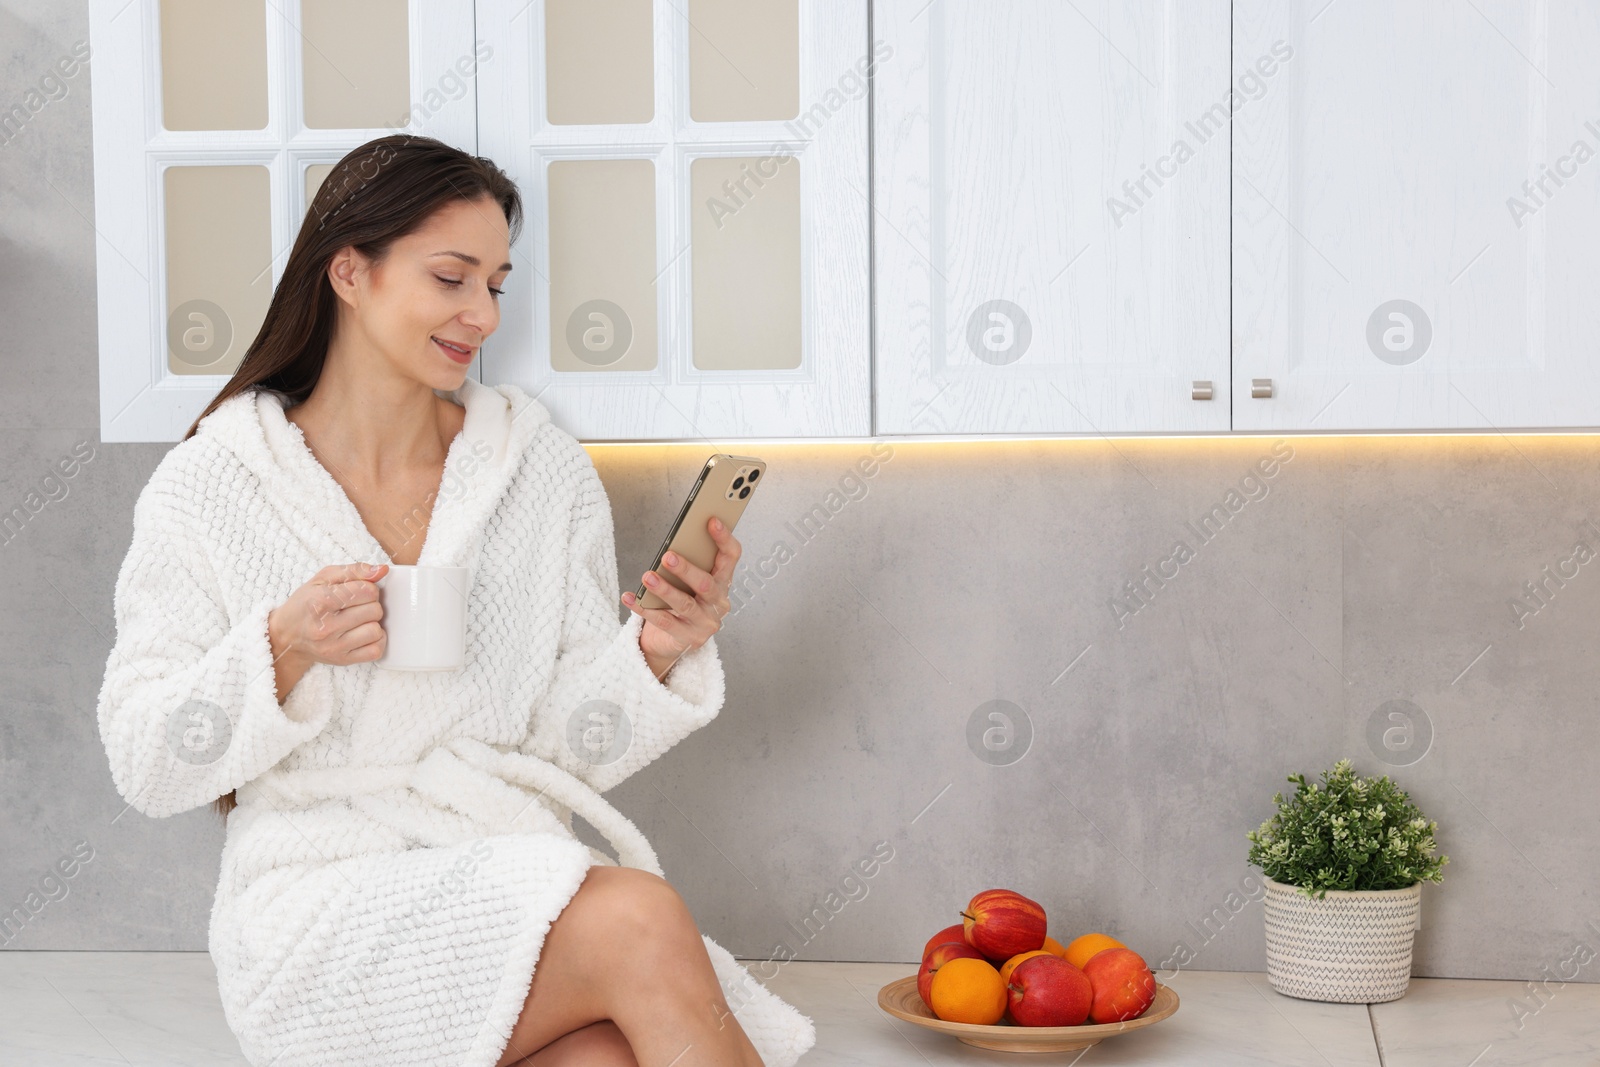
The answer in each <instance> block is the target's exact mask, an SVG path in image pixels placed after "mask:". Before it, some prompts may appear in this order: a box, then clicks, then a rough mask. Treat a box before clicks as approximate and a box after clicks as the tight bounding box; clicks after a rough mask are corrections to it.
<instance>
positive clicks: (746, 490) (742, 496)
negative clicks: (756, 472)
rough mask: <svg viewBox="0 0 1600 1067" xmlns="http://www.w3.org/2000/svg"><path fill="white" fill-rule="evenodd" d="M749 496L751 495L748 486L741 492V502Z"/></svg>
mask: <svg viewBox="0 0 1600 1067" xmlns="http://www.w3.org/2000/svg"><path fill="white" fill-rule="evenodd" d="M749 495H750V487H749V486H748V485H747V486H745V487H744V488H743V489H741V490H739V499H740V500H743V499H744V498H745V497H747V496H749Z"/></svg>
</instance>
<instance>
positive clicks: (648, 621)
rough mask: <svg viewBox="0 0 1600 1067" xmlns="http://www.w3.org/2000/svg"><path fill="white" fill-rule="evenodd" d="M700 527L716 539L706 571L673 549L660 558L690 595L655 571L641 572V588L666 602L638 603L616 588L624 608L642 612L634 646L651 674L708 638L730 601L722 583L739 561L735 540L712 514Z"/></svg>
mask: <svg viewBox="0 0 1600 1067" xmlns="http://www.w3.org/2000/svg"><path fill="white" fill-rule="evenodd" d="M706 530H707V532H709V533H710V534H711V540H713V541H715V542H716V545H717V558H716V560H715V561H714V562H713V563H712V565H711V570H710V572H709V573H708V572H706V571H704V570H702V569H701V568H699V567H696V566H695V565H694V564H693V563H690V562H689V561H688V560H686V559H684V558H683V557H682V556H680V555H678V554H677V553H676V552H668V553H667V554H666V555H665V556H663V557H662V560H661V564H662V566H663V567H664V568H665V569H666V570H669V571H671V572H672V573H673V574H675V575H676V576H677V577H678V578H679V580H681V581H682V582H683V583H684V584H685V585H687V586H688V587H689V588H690V589H692V590H694V595H693V596H690V595H689V594H688V593H685V592H684V591H683V590H681V589H679V588H678V587H677V586H675V585H673V584H672V583H671V582H669V581H667V580H666V578H664V577H662V576H661V575H659V574H658V573H657V572H655V571H646V572H645V573H644V583H645V588H647V589H649V590H650V591H651V592H653V593H655V595H656V596H658V597H660V598H661V599H662V600H665V601H666V602H667V606H666V607H664V608H642V607H640V606H639V604H638V602H637V601H636V600H635V599H634V596H633V593H632V592H631V591H630V592H627V593H623V594H622V602H623V603H624V604H626V605H627V606H628V610H629V611H631V612H633V613H634V614H635V615H639V616H642V617H643V618H644V626H643V627H641V628H640V630H639V650H640V651H641V652H643V653H644V657H645V659H646V660H647V661H648V662H649V663H650V669H651V670H652V671H654V672H655V675H656V677H657V678H661V677H664V676H665V675H666V673H667V671H668V670H670V669H671V667H672V664H673V663H674V662H675V661H676V660H677V659H678V657H679V656H681V655H683V654H684V653H685V652H691V651H693V650H694V649H697V648H699V647H700V646H701V645H703V644H705V643H706V642H707V641H708V640H710V638H711V635H712V634H714V633H716V632H717V631H718V630H720V629H721V628H722V620H723V618H724V616H726V615H727V614H728V611H729V608H730V607H731V605H730V603H729V601H728V586H729V585H730V584H731V583H732V581H733V568H734V564H736V563H738V562H739V553H740V546H739V542H738V540H737V539H736V538H735V537H734V536H733V534H732V533H730V532H729V531H728V530H727V529H726V528H725V527H724V526H723V525H722V523H721V521H720V520H718V519H716V518H712V519H711V520H710V521H708V522H707V523H706Z"/></svg>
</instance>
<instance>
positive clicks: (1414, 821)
mask: <svg viewBox="0 0 1600 1067" xmlns="http://www.w3.org/2000/svg"><path fill="white" fill-rule="evenodd" d="M1288 780H1289V781H1291V782H1293V783H1294V784H1295V792H1294V796H1292V797H1290V798H1288V799H1287V800H1285V799H1284V796H1283V794H1282V793H1278V794H1275V795H1274V796H1273V798H1272V802H1273V803H1274V804H1276V805H1277V806H1278V811H1277V814H1275V815H1273V816H1272V818H1270V819H1268V820H1267V821H1266V822H1264V823H1262V824H1261V826H1260V828H1258V829H1256V830H1252V831H1250V832H1249V833H1248V834H1246V835H1245V836H1246V837H1247V838H1248V839H1249V840H1250V862H1251V863H1253V864H1255V865H1256V866H1257V867H1260V868H1261V871H1262V873H1263V874H1265V875H1266V876H1267V877H1268V878H1271V879H1272V880H1273V881H1275V882H1279V883H1281V884H1283V885H1292V886H1296V887H1298V888H1299V889H1300V891H1301V892H1302V893H1305V894H1306V895H1307V896H1312V897H1317V898H1319V899H1320V898H1322V897H1324V896H1326V894H1327V891H1328V890H1330V889H1353V890H1363V889H1405V888H1407V887H1408V886H1411V885H1415V884H1416V883H1417V882H1439V881H1441V880H1442V879H1443V875H1442V873H1441V870H1442V868H1443V867H1444V865H1445V864H1446V863H1449V862H1450V857H1448V856H1435V855H1434V854H1433V852H1434V847H1435V846H1434V840H1433V835H1434V832H1435V831H1436V830H1437V829H1438V824H1437V823H1433V822H1430V821H1429V820H1428V819H1426V818H1425V817H1423V814H1422V813H1421V812H1420V811H1418V810H1417V808H1416V805H1414V804H1412V803H1411V798H1410V797H1409V796H1407V795H1406V793H1405V791H1404V790H1402V789H1401V788H1400V787H1399V786H1397V785H1395V784H1394V782H1392V781H1390V780H1389V776H1388V775H1384V776H1383V777H1381V778H1363V777H1361V776H1360V775H1358V774H1356V772H1355V769H1354V767H1353V766H1352V765H1351V763H1350V761H1349V760H1348V759H1342V760H1340V761H1339V762H1338V763H1336V764H1334V765H1333V769H1332V770H1329V771H1324V772H1323V774H1322V784H1321V785H1320V786H1318V784H1317V783H1315V782H1312V783H1310V784H1307V782H1306V777H1305V775H1303V774H1291V775H1289V778H1288Z"/></svg>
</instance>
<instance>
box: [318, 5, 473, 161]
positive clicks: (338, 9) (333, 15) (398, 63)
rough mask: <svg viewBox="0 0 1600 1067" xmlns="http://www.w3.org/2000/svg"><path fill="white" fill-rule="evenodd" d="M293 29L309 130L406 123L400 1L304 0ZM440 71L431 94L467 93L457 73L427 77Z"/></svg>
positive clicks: (406, 53) (407, 83)
mask: <svg viewBox="0 0 1600 1067" xmlns="http://www.w3.org/2000/svg"><path fill="white" fill-rule="evenodd" d="M300 32H301V34H302V35H303V36H304V38H305V39H304V40H303V41H302V42H301V48H302V50H303V52H304V55H305V112H306V114H305V124H306V126H307V127H308V128H310V129H315V130H329V129H352V128H356V129H365V128H380V129H399V128H401V127H403V126H405V125H406V123H407V122H409V121H410V117H411V115H410V109H411V102H410V99H409V98H410V95H411V77H410V68H411V59H410V42H409V39H408V38H409V36H410V35H409V32H408V27H407V19H406V0H337V2H330V0H308V2H306V3H302V4H301V5H300ZM471 59H472V57H470V56H468V57H467V60H468V61H469V62H470V61H471ZM440 74H442V75H443V77H442V79H441V81H440V82H439V85H440V86H442V87H443V88H442V89H439V88H433V89H430V91H431V92H436V93H440V94H441V95H446V96H449V97H450V98H451V99H456V98H459V97H460V96H461V95H462V94H464V93H469V92H471V91H472V85H471V83H470V82H468V81H467V80H466V79H464V78H461V77H458V72H457V71H454V70H446V71H442V72H439V73H437V74H434V75H433V76H434V77H436V78H437V77H439V76H440Z"/></svg>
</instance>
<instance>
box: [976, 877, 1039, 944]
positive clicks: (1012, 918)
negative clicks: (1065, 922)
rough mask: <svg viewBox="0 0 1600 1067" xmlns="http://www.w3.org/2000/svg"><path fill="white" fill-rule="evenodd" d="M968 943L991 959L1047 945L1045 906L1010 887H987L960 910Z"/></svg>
mask: <svg viewBox="0 0 1600 1067" xmlns="http://www.w3.org/2000/svg"><path fill="white" fill-rule="evenodd" d="M961 917H962V924H961V925H962V928H963V930H964V931H965V934H966V939H967V944H969V945H971V946H972V947H973V948H975V949H977V950H978V951H979V952H981V953H983V954H984V955H985V956H987V957H989V958H990V959H992V960H1008V959H1010V958H1011V957H1012V956H1015V955H1016V954H1017V953H1019V952H1032V951H1033V950H1034V949H1036V948H1041V947H1043V945H1044V931H1045V917H1044V908H1042V907H1040V906H1039V904H1038V903H1037V902H1036V901H1032V900H1029V899H1028V898H1027V897H1025V896H1023V895H1022V894H1021V893H1016V892H1013V891H1012V890H1009V889H985V890H984V891H983V892H981V893H979V894H978V895H977V896H975V897H973V898H972V900H971V901H969V902H968V903H967V910H966V911H964V912H962V913H961Z"/></svg>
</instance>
